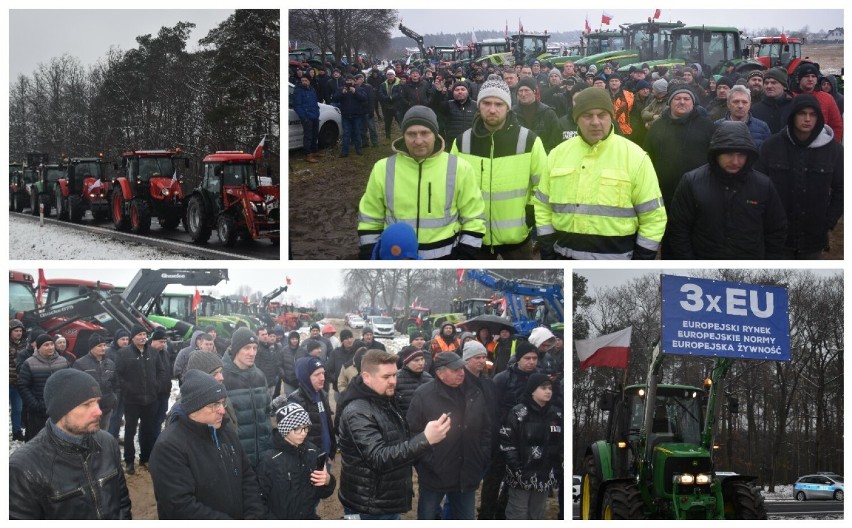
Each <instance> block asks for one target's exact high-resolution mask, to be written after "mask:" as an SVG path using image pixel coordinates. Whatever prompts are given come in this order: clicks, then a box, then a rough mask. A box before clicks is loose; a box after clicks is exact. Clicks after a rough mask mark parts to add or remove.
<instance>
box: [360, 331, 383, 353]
mask: <svg viewBox="0 0 852 528" xmlns="http://www.w3.org/2000/svg"><path fill="white" fill-rule="evenodd" d="M361 341H363V342H364V347H366V348H367V350H387V349H386V348H385V345H383V344H382V343H379V342H378V341H376V339H375V337H374V336H373V328H372V327H371V326H365V327H364V328H363V329H362V330H361Z"/></svg>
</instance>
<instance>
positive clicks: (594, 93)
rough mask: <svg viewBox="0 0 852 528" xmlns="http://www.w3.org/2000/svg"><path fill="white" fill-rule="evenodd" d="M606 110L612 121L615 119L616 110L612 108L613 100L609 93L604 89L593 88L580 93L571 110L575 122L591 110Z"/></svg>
mask: <svg viewBox="0 0 852 528" xmlns="http://www.w3.org/2000/svg"><path fill="white" fill-rule="evenodd" d="M595 109H600V110H606V111H607V113H609V115H610V117H611V118H612V119H615V109H614V108H613V107H612V99H611V98H610V97H609V93H607V91H606V90H605V89H603V88H599V87H592V88H587V89H585V90H583V91H582V92H580V93H578V94H577V96H576V97H575V98H574V108H573V109H572V110H571V117H572V118H573V119H574V122H575V123H576V122H577V119H579V117H580V116H581V115H583V114H584V113H585V112H588V111H589V110H595Z"/></svg>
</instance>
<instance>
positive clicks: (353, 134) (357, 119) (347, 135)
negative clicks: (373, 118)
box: [340, 115, 363, 156]
mask: <svg viewBox="0 0 852 528" xmlns="http://www.w3.org/2000/svg"><path fill="white" fill-rule="evenodd" d="M362 120H363V116H359V115H355V116H344V117H343V144H342V145H341V147H340V153H341V154H343V155H344V156H345V155H346V154H349V143H350V142H351V143H354V144H355V152H357V153H358V154H360V153H361V121H362Z"/></svg>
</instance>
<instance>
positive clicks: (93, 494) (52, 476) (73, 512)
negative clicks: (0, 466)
mask: <svg viewBox="0 0 852 528" xmlns="http://www.w3.org/2000/svg"><path fill="white" fill-rule="evenodd" d="M44 397H45V403H46V404H47V414H48V416H49V418H48V421H47V425H46V426H45V428H44V429H42V430H41V432H40V433H39V434H38V435H36V437H35V438H34V439H33V440H32V441H30V442H29V443H27V444H26V445H24V446H23V447H21V448H19V449H17V450H16V451H14V452H13V453H12V454H11V455H10V456H9V518H10V519H45V520H47V519H81V520H82V519H115V520H118V519H130V518H131V512H130V495H129V494H128V492H127V483H126V481H125V480H124V474H123V473H122V472H121V457H120V454H119V451H118V442H116V441H115V439H114V438H113V437H112V436H110V434H109V433H107V432H106V431H101V430H100V419H101V409H100V406H99V405H98V400H100V398H101V390H100V387H99V386H98V382H97V380H95V379H94V378H93V377H91V376H90V375H88V374H86V373H85V372H81V371H79V370H75V369H65V370H61V371H59V372H57V373H55V374H54V375H52V376H51V377H50V379H48V380H47V383H46V384H45V387H44Z"/></svg>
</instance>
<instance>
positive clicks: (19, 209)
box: [15, 191, 27, 213]
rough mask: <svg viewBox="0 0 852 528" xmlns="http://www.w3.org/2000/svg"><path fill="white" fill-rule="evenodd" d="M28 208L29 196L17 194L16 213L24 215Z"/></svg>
mask: <svg viewBox="0 0 852 528" xmlns="http://www.w3.org/2000/svg"><path fill="white" fill-rule="evenodd" d="M26 207H27V194H26V193H23V192H20V191H19V192H16V193H15V212H16V213H23V212H24V209H25V208H26Z"/></svg>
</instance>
